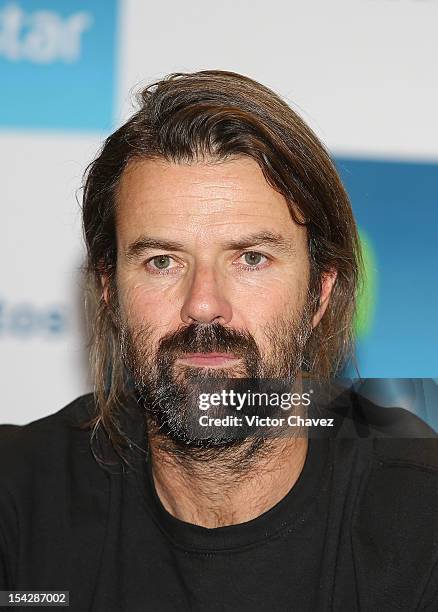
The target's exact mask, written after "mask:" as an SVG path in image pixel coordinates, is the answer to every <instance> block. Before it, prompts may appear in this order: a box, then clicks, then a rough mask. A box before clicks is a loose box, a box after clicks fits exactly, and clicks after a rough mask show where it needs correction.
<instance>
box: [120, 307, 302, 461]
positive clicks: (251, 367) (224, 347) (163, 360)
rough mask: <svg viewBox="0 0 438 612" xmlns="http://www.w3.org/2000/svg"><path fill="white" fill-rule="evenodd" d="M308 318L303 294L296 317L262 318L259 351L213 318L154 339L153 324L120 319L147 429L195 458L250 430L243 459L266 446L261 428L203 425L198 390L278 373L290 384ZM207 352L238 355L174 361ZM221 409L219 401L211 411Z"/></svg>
mask: <svg viewBox="0 0 438 612" xmlns="http://www.w3.org/2000/svg"><path fill="white" fill-rule="evenodd" d="M311 320H312V301H311V299H310V298H308V299H307V301H306V303H305V306H304V307H303V309H302V311H301V312H300V313H299V316H298V317H296V316H293V315H292V314H289V315H286V314H285V315H283V316H279V317H277V318H276V319H275V320H273V321H271V322H270V323H269V324H267V325H266V327H265V329H264V331H263V335H264V342H263V345H264V346H265V347H267V349H265V350H264V351H263V350H261V349H260V348H259V346H258V344H257V342H256V340H255V338H254V337H253V336H252V334H250V333H249V332H248V331H247V330H236V329H232V328H229V327H226V326H223V325H221V324H218V323H213V324H199V323H192V324H190V325H187V326H184V327H181V328H179V329H177V330H176V331H174V332H171V333H168V334H166V335H165V336H163V337H162V338H161V339H160V340H159V341H158V342H156V341H155V342H154V340H153V332H154V330H153V329H152V328H151V326H150V325H148V324H144V325H142V326H139V327H137V328H131V327H130V326H129V324H128V322H127V321H120V319H119V324H118V327H119V338H120V346H121V351H122V358H123V361H124V364H125V367H126V368H127V370H128V372H129V376H130V379H131V381H132V383H133V385H134V388H135V391H136V395H137V399H138V401H139V402H140V404H141V405H142V406H143V407H144V409H145V411H146V416H147V423H148V435H149V436H154V437H155V438H156V439H157V440H159V441H161V442H160V444H161V447H162V448H163V449H165V450H166V451H167V452H173V453H174V454H180V455H184V456H187V455H191V457H192V458H196V455H198V457H199V458H206V457H207V456H208V457H210V455H205V453H204V455H203V454H202V452H201V451H202V450H209V449H211V450H214V449H217V450H219V449H225V448H233V447H236V446H239V445H242V443H244V442H245V441H246V440H247V439H248V437H251V438H252V440H251V445H250V447H251V449H252V450H250V451H248V453H247V454H246V458H247V459H248V458H249V457H250V456H251V455H253V454H254V453H255V452H256V450H257V449H260V448H261V447H262V446H263V439H265V438H266V431H264V432H263V433H261V432H260V431H257V428H255V429H252V430H251V432H249V431H247V430H243V431H242V430H237V429H236V428H232V427H221V426H219V427H216V426H215V427H201V426H200V424H199V415H200V412H199V397H200V393H205V392H208V393H211V392H212V390H217V389H218V388H222V389H227V388H228V389H229V388H230V387H231V388H233V387H234V388H236V385H237V386H238V385H239V384H243V385H244V388H248V386H252V388H253V389H254V385H256V389H258V390H260V381H264V380H278V379H281V380H282V381H283V382H286V384H287V386H288V388H289V389H290V388H291V385H293V383H294V381H295V379H296V376H297V374H298V372H299V371H300V369H306V366H307V364H306V362H305V348H306V344H307V342H308V340H309V337H310V335H311V332H312V326H311ZM210 352H212V353H221V352H222V353H232V354H233V355H234V356H235V357H237V358H238V359H237V360H236V364H233V365H232V366H229V367H224V368H209V367H204V366H203V367H196V366H190V365H187V364H182V363H181V362H178V359H179V358H181V357H184V355H185V354H187V353H210ZM238 388H239V387H238ZM240 388H241V387H240ZM209 414H211V413H209ZM223 415H224V412H223V410H222V411H221V409H220V408H218V409H217V410H216V413H215V414H214V416H223ZM197 451H199V452H198V453H197Z"/></svg>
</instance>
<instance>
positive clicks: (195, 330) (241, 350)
mask: <svg viewBox="0 0 438 612" xmlns="http://www.w3.org/2000/svg"><path fill="white" fill-rule="evenodd" d="M209 352H212V353H222V352H223V353H233V354H235V355H236V356H238V357H244V356H245V355H247V354H248V353H250V354H252V355H257V356H259V354H260V353H259V349H258V346H257V343H256V341H255V340H254V338H253V336H252V335H251V334H250V333H249V332H247V331H238V330H235V329H230V328H228V327H225V326H223V325H221V324H220V323H211V324H210V323H202V324H200V323H191V324H190V325H188V326H186V327H184V328H181V329H178V330H176V331H175V332H171V333H169V334H166V336H164V337H163V338H161V340H160V342H159V345H158V350H157V356H164V355H165V356H166V357H167V358H169V357H171V358H173V359H177V358H178V357H180V356H182V355H183V354H184V353H209Z"/></svg>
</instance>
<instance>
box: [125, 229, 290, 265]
mask: <svg viewBox="0 0 438 612" xmlns="http://www.w3.org/2000/svg"><path fill="white" fill-rule="evenodd" d="M223 246H224V248H225V249H226V250H230V251H231V250H235V251H239V250H242V249H248V248H250V247H255V246H272V247H274V248H275V249H276V250H277V251H279V252H282V253H285V254H288V255H290V254H291V253H294V252H295V248H294V245H293V242H292V241H291V240H288V239H286V238H284V237H283V236H282V235H281V234H277V233H276V232H271V231H261V232H254V233H252V234H248V235H246V236H242V237H240V238H236V239H234V240H229V241H228V242H226V243H225V244H224V245H223ZM151 249H156V250H162V251H184V245H183V244H182V243H181V242H177V241H175V240H166V239H163V238H154V237H152V236H141V237H140V238H138V239H137V240H135V241H134V242H132V243H131V244H130V245H129V246H128V248H127V249H126V252H125V254H126V258H127V260H128V261H135V260H136V259H138V258H139V257H140V256H141V255H143V254H144V253H145V251H148V250H151Z"/></svg>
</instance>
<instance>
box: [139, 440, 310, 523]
mask: <svg viewBox="0 0 438 612" xmlns="http://www.w3.org/2000/svg"><path fill="white" fill-rule="evenodd" d="M149 442H150V450H151V458H152V474H153V478H154V483H155V488H156V491H157V494H158V496H159V498H160V500H161V503H162V504H163V506H164V507H165V509H166V510H167V511H168V512H169V513H170V514H172V515H173V516H174V517H176V518H178V519H180V520H182V521H185V522H188V523H192V524H195V525H200V526H202V527H208V528H214V527H223V526H227V525H235V524H238V523H243V522H246V521H250V520H252V519H254V518H257V517H258V516H260V515H261V514H263V513H264V512H266V511H267V510H269V509H270V508H272V507H273V506H275V504H277V503H278V502H279V501H280V500H281V499H283V497H284V496H285V495H287V493H288V492H289V491H290V490H291V488H292V487H293V486H294V484H295V483H296V481H297V480H298V477H299V475H300V474H301V471H302V469H303V466H304V462H305V459H306V455H307V447H308V443H307V439H306V438H304V437H297V438H292V439H291V438H288V439H285V438H277V439H270V440H263V441H262V442H261V443H259V444H256V443H254V442H250V441H245V442H243V443H241V445H240V446H239V447H238V448H237V447H233V448H228V449H209V450H208V451H205V453H204V454H203V457H202V460H200V456H198V457H197V458H196V459H195V458H194V457H193V456H192V457H190V455H189V454H188V453H187V452H186V453H184V454H183V453H176V452H174V450H175V449H173V450H172V449H171V448H170V447H169V445H168V444H163V443H162V440H161V441H160V439H159V438H158V437H157V436H155V435H151V436H150V438H149Z"/></svg>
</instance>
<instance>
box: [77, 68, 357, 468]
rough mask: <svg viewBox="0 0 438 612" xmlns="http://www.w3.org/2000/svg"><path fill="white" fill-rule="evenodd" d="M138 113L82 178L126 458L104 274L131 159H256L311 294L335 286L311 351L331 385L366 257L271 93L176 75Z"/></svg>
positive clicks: (334, 177) (322, 163)
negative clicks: (297, 244) (290, 230)
mask: <svg viewBox="0 0 438 612" xmlns="http://www.w3.org/2000/svg"><path fill="white" fill-rule="evenodd" d="M139 106H140V108H139V110H138V111H137V112H136V113H135V114H134V115H133V116H132V117H131V118H130V119H129V120H128V121H127V122H126V123H125V124H124V125H122V126H121V127H120V128H119V129H118V130H116V131H115V132H114V133H113V134H112V135H111V136H109V137H108V138H107V139H106V141H105V143H104V145H103V147H102V149H101V151H100V153H99V155H98V156H97V157H96V159H95V160H94V161H93V162H92V163H91V164H90V165H89V167H88V168H87V171H86V174H85V182H84V194H83V229H84V236H85V242H86V246H87V264H86V274H87V279H88V300H87V303H88V310H89V323H90V327H91V332H92V338H91V365H92V372H93V376H94V385H95V398H96V406H97V413H96V416H95V417H94V419H93V420H92V421H91V422H90V424H91V425H92V426H93V428H94V432H96V430H97V428H98V427H99V426H102V427H103V429H104V431H105V433H106V435H107V436H108V437H109V439H110V441H111V443H112V445H113V447H114V449H115V450H116V452H117V453H118V454H119V455H120V456H122V457H123V447H124V446H126V436H125V434H124V432H123V431H121V429H120V424H119V419H118V414H119V412H120V410H123V398H124V397H125V396H126V392H127V389H126V384H127V382H126V381H127V379H126V375H125V368H124V364H123V360H122V357H121V354H120V343H119V336H118V328H117V325H116V323H115V322H114V317H113V316H112V313H111V309H110V307H108V306H107V304H106V303H105V301H104V300H103V299H102V286H101V277H102V274H105V275H107V277H108V278H109V279H110V286H112V287H113V288H114V284H113V283H114V275H115V274H114V273H115V269H116V264H117V261H116V227H115V207H116V205H117V187H118V184H119V180H120V178H121V175H122V173H123V171H124V169H125V168H126V166H127V164H128V163H129V162H130V161H131V160H133V159H138V158H140V159H148V158H150V159H151V158H154V159H155V158H161V159H164V160H168V161H172V162H178V163H191V162H196V161H199V160H203V159H212V160H224V159H228V158H230V157H235V156H242V155H243V156H248V157H251V158H253V159H254V160H255V161H256V162H257V163H258V164H259V166H260V168H261V170H262V171H263V174H264V176H265V178H266V180H267V181H268V182H269V184H270V185H271V186H272V187H273V188H274V189H275V190H276V191H278V192H279V193H281V194H282V195H283V196H284V197H285V198H286V201H287V202H288V204H289V209H290V214H291V216H292V218H293V219H294V221H295V222H297V223H301V224H304V225H305V226H306V228H307V236H308V248H309V258H310V265H311V286H313V287H316V295H317V296H318V295H319V291H320V288H321V280H322V276H323V274H324V273H328V272H330V271H331V270H333V269H335V270H336V271H337V279H336V282H335V285H334V287H333V290H332V294H331V298H330V300H329V304H328V307H327V310H326V312H325V314H324V316H323V318H322V320H321V322H320V323H319V325H318V326H317V327H316V328H315V329H314V331H313V333H312V336H311V337H310V340H309V342H308V345H307V347H306V363H307V364H308V369H309V371H310V373H311V374H312V375H315V376H318V377H322V378H329V377H331V376H333V375H335V374H336V373H338V372H339V370H340V369H341V368H342V366H343V365H344V363H345V361H346V360H347V358H348V357H350V355H351V353H352V347H353V329H352V327H353V326H352V321H353V316H354V312H355V305H356V294H357V289H358V282H359V279H360V277H361V275H360V272H361V267H362V263H361V252H360V246H359V238H358V232H357V227H356V224H355V221H354V218H353V214H352V210H351V206H350V202H349V199H348V196H347V194H346V191H345V189H344V187H343V185H342V183H341V181H340V179H339V176H338V173H337V171H336V169H335V167H334V165H333V163H332V162H331V160H330V157H329V155H328V153H327V151H326V150H325V148H324V147H323V145H322V144H321V142H320V141H319V140H318V138H317V137H316V136H315V134H314V133H313V132H312V130H311V129H310V128H309V127H308V126H307V125H306V124H305V123H304V122H303V120H302V119H301V118H300V117H299V116H298V115H297V114H296V113H295V112H294V111H293V110H292V109H291V108H290V107H289V106H288V105H287V104H286V103H285V102H284V101H283V100H281V99H280V98H279V97H278V96H277V95H276V94H275V93H274V92H272V91H271V90H270V89H268V88H266V87H264V86H263V85H260V84H259V83H257V82H256V81H254V80H252V79H250V78H248V77H245V76H242V75H239V74H236V73H232V72H224V71H216V70H214V71H213V70H207V71H202V72H196V73H192V74H181V73H179V74H171V75H169V76H167V77H166V78H164V79H163V80H161V81H159V82H157V83H154V84H152V85H150V86H148V87H146V88H145V89H144V90H143V91H142V92H141V94H140V96H139Z"/></svg>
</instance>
